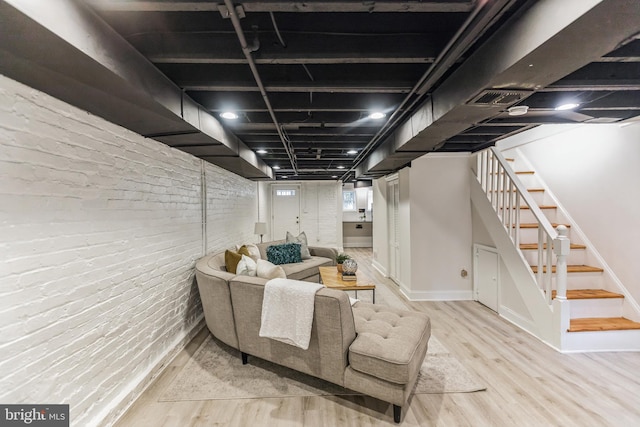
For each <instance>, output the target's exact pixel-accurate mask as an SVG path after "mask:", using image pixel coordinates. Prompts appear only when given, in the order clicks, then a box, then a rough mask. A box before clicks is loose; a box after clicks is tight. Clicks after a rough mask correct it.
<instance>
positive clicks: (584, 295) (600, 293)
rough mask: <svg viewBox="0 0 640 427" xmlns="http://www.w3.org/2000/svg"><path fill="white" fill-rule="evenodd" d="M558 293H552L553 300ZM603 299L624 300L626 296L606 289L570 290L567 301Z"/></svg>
mask: <svg viewBox="0 0 640 427" xmlns="http://www.w3.org/2000/svg"><path fill="white" fill-rule="evenodd" d="M556 293H557V291H555V290H553V291H551V298H552V299H553V298H555V297H556ZM601 298H624V295H622V294H617V293H615V292H610V291H606V290H604V289H569V290H567V299H601Z"/></svg>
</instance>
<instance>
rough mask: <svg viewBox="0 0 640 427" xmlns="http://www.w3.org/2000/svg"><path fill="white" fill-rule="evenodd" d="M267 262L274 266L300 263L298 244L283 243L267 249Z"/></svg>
mask: <svg viewBox="0 0 640 427" xmlns="http://www.w3.org/2000/svg"><path fill="white" fill-rule="evenodd" d="M267 260H268V261H269V262H271V263H273V264H275V265H281V264H291V263H296V262H302V257H301V255H300V244H299V243H284V244H282V245H273V246H269V247H268V248H267Z"/></svg>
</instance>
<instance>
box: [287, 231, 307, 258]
mask: <svg viewBox="0 0 640 427" xmlns="http://www.w3.org/2000/svg"><path fill="white" fill-rule="evenodd" d="M286 241H287V243H300V256H301V257H302V259H309V258H311V254H310V253H309V246H308V244H307V235H306V233H305V232H304V231H303V232H302V233H300V234H299V235H298V236H294V235H293V234H291V233H289V232H288V231H287V238H286Z"/></svg>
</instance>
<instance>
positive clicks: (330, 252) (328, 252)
mask: <svg viewBox="0 0 640 427" xmlns="http://www.w3.org/2000/svg"><path fill="white" fill-rule="evenodd" d="M309 253H310V254H311V256H321V257H325V258H329V259H331V260H333V264H332V265H336V256H337V255H338V250H337V249H336V248H324V247H320V246H309Z"/></svg>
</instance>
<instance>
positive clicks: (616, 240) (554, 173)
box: [519, 124, 640, 301]
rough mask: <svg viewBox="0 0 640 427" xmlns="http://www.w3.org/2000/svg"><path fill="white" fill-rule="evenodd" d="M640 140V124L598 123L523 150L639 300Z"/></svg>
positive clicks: (522, 148)
mask: <svg viewBox="0 0 640 427" xmlns="http://www.w3.org/2000/svg"><path fill="white" fill-rule="evenodd" d="M546 128H551V130H553V128H552V127H550V126H549V127H546ZM524 138H526V135H525V134H522V138H521V139H524ZM531 138H532V139H534V138H533V137H531ZM639 141H640V125H639V124H635V125H631V126H625V127H621V126H619V125H616V124H609V125H605V124H602V125H593V124H592V125H583V126H576V127H575V128H574V129H572V130H565V129H563V132H562V133H559V134H555V135H550V136H546V137H544V138H541V139H534V142H531V143H529V144H525V145H522V146H520V148H519V149H520V150H521V151H522V152H523V154H524V155H525V156H526V157H527V159H528V160H529V161H530V162H531V164H532V165H533V167H534V168H535V169H536V171H537V172H538V174H539V175H540V177H541V178H542V179H543V180H544V182H545V183H546V184H547V185H548V186H549V189H550V190H551V192H552V193H554V194H555V195H556V197H557V198H558V200H559V201H560V203H561V204H562V206H563V207H564V208H565V209H566V210H567V211H568V213H569V215H570V216H571V217H572V218H573V219H574V220H575V221H576V223H577V225H578V227H580V229H582V231H583V232H584V233H585V234H586V236H587V238H588V239H589V240H590V241H591V243H593V244H594V246H595V248H596V250H597V251H598V252H599V253H600V255H602V257H603V258H604V259H605V261H606V263H607V264H608V265H609V266H610V267H611V269H612V270H613V271H614V273H615V274H616V276H617V277H618V278H619V279H620V280H621V282H622V283H623V285H624V286H625V287H626V288H627V290H628V291H629V292H630V293H631V294H632V295H633V297H634V298H635V300H636V301H640V281H639V280H638V277H640V263H638V262H637V261H636V259H635V258H636V257H635V254H636V253H637V242H638V241H640V221H639V218H640V185H639V183H640V166H639V165H640V143H639ZM520 142H522V141H520Z"/></svg>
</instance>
